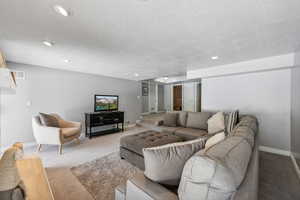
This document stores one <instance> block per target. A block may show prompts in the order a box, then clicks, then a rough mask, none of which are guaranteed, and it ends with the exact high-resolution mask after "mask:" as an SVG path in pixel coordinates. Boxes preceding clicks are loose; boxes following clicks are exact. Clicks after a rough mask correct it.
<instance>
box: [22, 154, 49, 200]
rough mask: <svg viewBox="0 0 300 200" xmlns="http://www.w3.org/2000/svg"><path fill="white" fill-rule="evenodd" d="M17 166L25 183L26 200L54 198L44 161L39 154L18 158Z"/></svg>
mask: <svg viewBox="0 0 300 200" xmlns="http://www.w3.org/2000/svg"><path fill="white" fill-rule="evenodd" d="M17 167H18V171H19V174H20V177H21V180H22V181H23V183H24V185H25V188H26V189H25V190H26V200H54V197H53V193H52V190H51V187H50V184H49V181H48V178H47V174H46V171H45V168H44V167H43V164H42V161H41V159H40V158H39V157H37V156H30V157H24V158H23V159H21V160H17Z"/></svg>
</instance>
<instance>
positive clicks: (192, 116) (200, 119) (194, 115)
mask: <svg viewBox="0 0 300 200" xmlns="http://www.w3.org/2000/svg"><path fill="white" fill-rule="evenodd" d="M211 116H212V113H210V112H188V116H187V121H186V127H188V128H198V129H202V130H207V120H208V119H209V118H210V117H211Z"/></svg>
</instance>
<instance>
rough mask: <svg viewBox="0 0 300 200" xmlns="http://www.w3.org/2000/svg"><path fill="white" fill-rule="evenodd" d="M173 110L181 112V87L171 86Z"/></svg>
mask: <svg viewBox="0 0 300 200" xmlns="http://www.w3.org/2000/svg"><path fill="white" fill-rule="evenodd" d="M173 110H176V111H179V110H182V85H175V86H173Z"/></svg>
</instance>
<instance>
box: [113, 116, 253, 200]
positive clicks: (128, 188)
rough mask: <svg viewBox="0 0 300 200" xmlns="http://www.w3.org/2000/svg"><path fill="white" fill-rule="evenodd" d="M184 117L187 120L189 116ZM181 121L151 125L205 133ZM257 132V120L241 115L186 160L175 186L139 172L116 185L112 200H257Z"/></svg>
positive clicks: (192, 133) (176, 131)
mask: <svg viewBox="0 0 300 200" xmlns="http://www.w3.org/2000/svg"><path fill="white" fill-rule="evenodd" d="M188 114H190V113H188ZM192 115H193V114H192ZM186 119H187V120H188V117H187V118H186ZM179 120H180V119H179ZM198 120H199V118H198ZM183 122H184V121H182V124H185V126H181V127H177V126H176V127H166V126H164V125H163V122H159V123H158V124H157V126H154V127H153V128H159V129H160V130H163V131H169V132H171V133H173V134H176V135H180V136H181V137H185V138H186V139H193V138H196V137H199V136H201V135H204V134H206V133H205V130H202V129H200V128H197V127H195V126H193V125H192V126H190V125H191V124H193V123H191V122H188V121H186V122H185V123H183ZM177 123H178V124H179V123H181V122H177ZM188 126H190V127H188ZM257 133H258V122H257V119H256V118H255V117H254V116H250V115H244V116H241V117H240V119H239V123H238V124H237V125H236V126H235V128H234V130H233V131H232V132H231V133H230V135H228V136H227V137H226V139H225V140H223V141H221V142H219V143H218V144H216V145H214V146H212V147H210V148H209V149H206V150H200V151H199V152H197V153H195V154H194V155H193V156H192V157H191V158H190V159H189V160H188V161H187V162H186V163H185V166H184V169H183V172H182V174H181V180H180V184H179V185H178V186H177V187H171V188H170V187H168V186H166V185H162V184H160V183H157V182H154V181H151V180H150V179H148V178H147V177H145V175H144V174H143V173H140V174H137V175H136V176H135V177H134V178H132V179H130V180H128V181H127V183H126V184H124V185H120V186H118V187H117V188H116V190H115V194H116V195H115V199H116V200H125V199H126V200H136V199H139V200H178V199H180V200H194V199H195V200H196V199H197V200H257V194H258V171H259V169H258V166H259V163H258V162H259V153H258V144H257V140H256V138H257V137H256V135H257ZM170 170H172V169H171V168H170Z"/></svg>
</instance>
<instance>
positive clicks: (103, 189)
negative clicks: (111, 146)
mask: <svg viewBox="0 0 300 200" xmlns="http://www.w3.org/2000/svg"><path fill="white" fill-rule="evenodd" d="M71 171H72V173H73V174H74V175H75V176H76V177H77V178H78V180H79V181H80V182H81V184H82V185H83V186H84V187H85V188H86V190H87V191H88V192H89V193H90V194H91V195H92V196H93V197H94V198H95V200H114V189H115V188H116V187H117V186H118V185H120V184H123V183H126V181H127V179H130V178H132V177H133V176H134V175H135V174H136V173H138V172H141V170H139V169H138V168H137V167H135V166H133V165H131V164H130V163H128V162H127V161H125V160H122V159H121V158H120V156H119V152H115V153H112V154H109V155H107V156H105V157H102V158H100V159H97V160H94V161H91V162H88V163H84V164H81V165H79V166H77V167H73V168H71Z"/></svg>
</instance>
